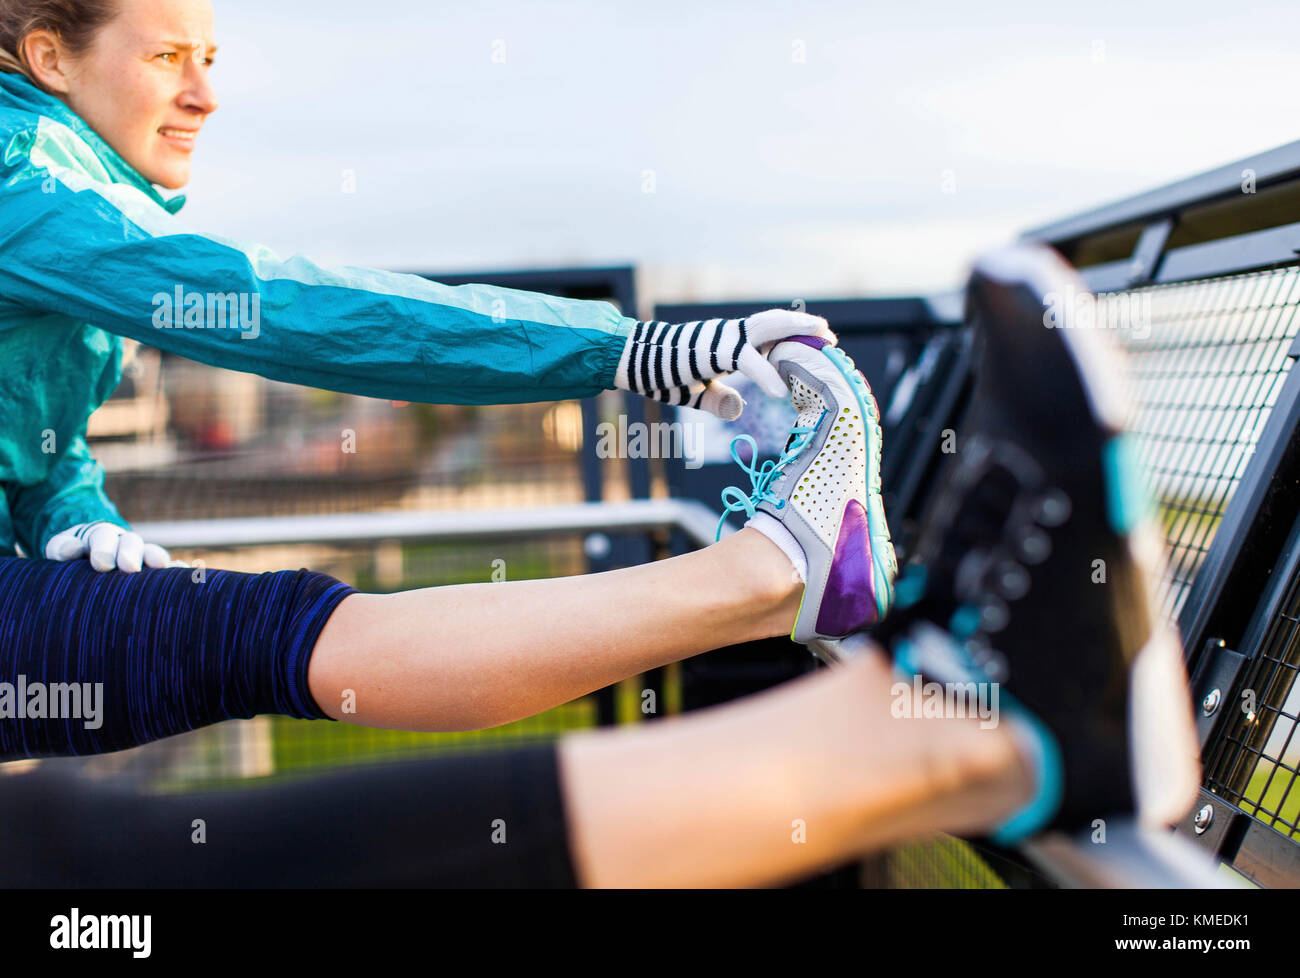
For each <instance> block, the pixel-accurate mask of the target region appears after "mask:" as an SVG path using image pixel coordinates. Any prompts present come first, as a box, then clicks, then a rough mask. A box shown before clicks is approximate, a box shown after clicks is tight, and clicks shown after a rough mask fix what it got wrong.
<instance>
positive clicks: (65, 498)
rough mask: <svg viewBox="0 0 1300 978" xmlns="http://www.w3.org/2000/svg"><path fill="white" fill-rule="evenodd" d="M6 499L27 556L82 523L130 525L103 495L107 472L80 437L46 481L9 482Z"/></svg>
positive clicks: (40, 553) (41, 550) (41, 552)
mask: <svg viewBox="0 0 1300 978" xmlns="http://www.w3.org/2000/svg"><path fill="white" fill-rule="evenodd" d="M5 497H6V499H7V501H8V504H9V514H10V518H11V519H12V520H13V529H14V537H15V539H16V540H17V541H18V545H19V546H21V547H22V548H23V551H24V553H26V554H27V555H28V556H29V557H44V556H45V545H46V544H47V543H49V541H50V538H51V537H52V536H54V535H55V534H58V533H62V532H63V531H64V530H67V529H70V528H71V527H74V526H76V525H77V524H78V523H92V522H94V521H95V520H107V521H108V522H110V523H115V524H117V525H118V526H121V527H125V528H126V529H128V530H129V529H130V528H131V524H129V523H127V522H126V520H124V519H122V516H121V514H119V513H118V511H117V507H116V506H114V505H113V503H112V502H111V501H110V500H109V498H108V497H107V496H106V495H104V470H103V468H101V467H100V464H99V463H98V462H96V461H95V459H94V458H93V457H91V454H90V448H89V447H88V446H87V445H86V440H85V438H83V437H82V436H81V435H77V437H76V438H75V439H74V440H73V442H72V443H71V444H70V445H69V446H68V447H67V448H66V449H65V450H64V452H63V454H62V455H60V456H59V460H58V461H57V462H56V463H55V464H54V467H53V469H51V471H50V474H49V477H48V478H47V479H46V480H45V481H44V482H42V483H40V484H38V485H34V486H20V485H17V484H14V483H8V484H7V485H6V486H5Z"/></svg>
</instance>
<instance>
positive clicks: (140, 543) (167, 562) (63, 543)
mask: <svg viewBox="0 0 1300 978" xmlns="http://www.w3.org/2000/svg"><path fill="white" fill-rule="evenodd" d="M86 556H89V557H90V566H91V567H93V568H95V570H97V571H111V570H112V569H113V568H115V567H116V568H117V569H118V570H120V571H125V572H126V573H128V574H134V573H135V572H136V571H139V570H141V569H142V568H144V567H155V568H156V567H175V566H181V567H184V566H188V565H186V564H185V563H184V562H182V561H179V560H178V561H175V562H173V561H172V559H171V555H170V554H168V553H167V551H166V550H164V549H163V548H162V547H160V546H158V545H157V544H156V543H145V542H144V540H143V539H142V538H141V537H140V534H138V533H132V532H131V531H130V530H124V529H122V527H120V526H117V525H115V524H113V523H108V522H105V521H104V520H96V521H95V522H94V523H79V524H77V525H76V526H74V527H73V528H72V529H70V530H64V531H63V532H62V533H59V534H56V535H55V536H53V537H51V538H50V542H49V543H47V544H46V545H45V557H46V559H47V560H77V559H79V558H81V557H86Z"/></svg>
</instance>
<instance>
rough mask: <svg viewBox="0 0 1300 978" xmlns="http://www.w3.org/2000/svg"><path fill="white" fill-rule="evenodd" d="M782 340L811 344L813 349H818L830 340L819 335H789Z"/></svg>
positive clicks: (805, 344)
mask: <svg viewBox="0 0 1300 978" xmlns="http://www.w3.org/2000/svg"><path fill="white" fill-rule="evenodd" d="M782 342H789V343H802V344H803V345H804V346H811V347H812V348H813V349H814V350H820V349H821V348H822V347H823V346H826V345H828V344H829V343H830V340H828V339H824V338H823V337H821V336H790V337H787V338H786V339H785V340H783V341H782Z"/></svg>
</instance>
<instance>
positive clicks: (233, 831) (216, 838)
mask: <svg viewBox="0 0 1300 978" xmlns="http://www.w3.org/2000/svg"><path fill="white" fill-rule="evenodd" d="M892 681H893V679H892V677H891V675H890V673H889V672H888V670H887V669H885V668H884V667H883V666H882V665H881V664H880V663H879V662H878V661H875V660H865V659H864V660H860V661H855V662H854V663H851V664H850V665H848V666H846V667H845V668H843V669H836V670H828V671H824V672H821V673H818V674H817V675H815V676H810V677H805V678H804V679H802V680H799V681H797V682H794V683H790V684H787V685H786V686H783V687H781V688H780V689H777V690H773V691H770V692H768V693H765V694H762V695H760V696H757V697H753V698H750V699H748V700H745V701H743V702H739V703H735V704H728V705H727V706H723V707H718V708H715V709H713V710H710V711H705V712H702V713H701V714H698V715H693V716H691V717H687V718H681V719H675V720H672V721H667V722H664V723H659V724H654V725H652V726H650V727H647V728H641V729H633V730H626V731H598V732H591V733H586V734H582V735H580V736H577V737H573V738H571V739H568V740H565V741H563V742H561V744H560V745H559V746H558V748H555V747H551V746H545V747H531V748H524V749H517V750H512V751H505V752H491V753H477V754H472V755H466V756H462V757H441V758H434V759H430V760H423V761H410V762H405V763H401V764H386V765H374V766H369V767H364V768H358V769H353V770H350V771H343V772H336V773H333V774H330V775H326V776H323V777H315V778H310V779H306V780H303V781H288V782H282V783H274V784H271V785H267V786H264V787H257V788H249V789H238V790H233V791H229V790H226V791H209V792H201V793H197V794H191V795H164V796H151V795H145V794H138V793H134V792H130V791H125V790H122V789H117V788H113V787H110V786H107V785H105V784H103V783H96V782H87V781H85V780H84V779H81V778H77V777H73V776H68V775H67V774H66V773H65V772H60V771H57V770H50V769H41V770H38V771H35V772H30V773H24V774H18V775H14V776H13V777H10V778H4V777H0V825H3V826H4V828H5V831H4V832H3V833H0V885H3V886H11V887H12V886H60V887H123V886H126V887H142V886H143V887H191V886H197V887H242V886H259V887H261V886H287V887H303V886H313V887H316V886H430V885H433V886H532V887H557V886H559V887H563V886H571V885H573V884H574V883H578V884H580V885H588V886H727V885H771V884H779V883H782V882H786V881H789V880H793V879H796V878H798V877H801V876H807V875H809V874H811V873H813V872H815V871H817V870H818V869H819V868H821V867H823V866H825V865H827V864H829V863H834V862H843V861H845V860H848V859H851V858H853V857H854V856H857V855H860V854H863V853H865V852H867V851H870V850H872V849H876V848H879V847H881V846H884V845H887V844H889V843H891V842H895V841H897V840H900V839H904V838H908V837H913V836H920V835H924V834H929V833H931V832H934V831H939V830H944V829H946V830H949V831H963V830H967V829H979V828H982V827H984V826H987V825H991V824H994V823H995V822H996V821H997V820H998V819H999V818H1000V817H1002V816H1005V814H1006V813H1008V812H1009V811H1011V810H1013V809H1014V807H1015V806H1016V805H1017V804H1019V803H1021V802H1023V800H1024V798H1025V797H1026V796H1027V795H1028V793H1029V780H1030V779H1029V775H1028V773H1027V770H1026V768H1025V766H1024V764H1023V762H1021V761H1020V759H1019V756H1018V755H1017V753H1016V749H1015V746H1014V744H1013V738H1012V737H1011V736H1010V735H1009V734H1008V733H1007V732H1006V730H1005V728H993V729H987V730H986V729H982V728H980V727H979V725H978V724H977V723H975V722H974V721H962V720H919V719H918V720H915V721H900V720H896V719H894V718H892V717H891V715H890V704H889V698H890V696H891V692H890V688H891V685H892ZM195 819H202V820H203V826H202V828H203V831H204V832H205V836H206V839H205V842H204V844H202V845H196V844H195V842H194V833H195V831H196V827H195V825H194V820H195ZM796 819H801V820H803V823H804V825H805V826H806V835H807V842H806V843H796V842H795V841H794V839H793V838H792V833H793V832H794V821H795V820H796ZM106 839H111V840H112V844H111V845H107V844H105V840H106Z"/></svg>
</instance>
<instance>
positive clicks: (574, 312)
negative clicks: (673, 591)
mask: <svg viewBox="0 0 1300 978" xmlns="http://www.w3.org/2000/svg"><path fill="white" fill-rule="evenodd" d="M61 138H66V137H60V136H59V133H58V131H57V127H54V128H53V129H52V130H51V131H50V132H48V133H47V132H46V130H45V128H44V127H42V129H41V131H40V132H39V133H31V134H28V138H27V139H26V140H23V139H15V140H12V141H11V142H10V145H9V146H8V147H7V150H6V152H5V153H4V154H3V161H0V255H2V256H3V261H0V295H3V296H4V297H5V298H6V299H8V300H11V301H13V302H15V303H18V304H20V305H23V306H27V307H31V308H34V309H40V310H44V311H47V312H53V313H59V314H63V315H67V316H70V317H73V318H74V319H76V320H78V321H81V322H87V323H93V324H94V325H96V326H98V327H100V328H101V329H104V330H106V331H108V332H111V333H116V334H118V335H120V336H125V337H130V338H131V339H135V340H139V341H140V342H142V343H146V344H148V345H150V346H155V347H159V348H161V349H163V350H168V351H170V352H172V353H176V354H179V355H181V356H184V357H188V358H190V359H193V360H199V361H202V362H203V363H208V364H212V365H214V366H218V367H225V368H228V369H232V370H240V371H245V372H249V373H256V374H261V375H262V376H265V377H269V378H272V379H274V380H281V381H287V382H290V383H295V384H303V385H307V386H310V387H319V388H326V389H329V390H336V391H341V392H344V393H350V394H362V395H369V396H373V397H382V398H391V399H395V400H406V401H421V402H426V403H444V404H513V403H526V402H535V401H549V400H562V399H568V398H577V397H590V396H594V395H596V394H598V393H599V392H600V391H602V390H606V389H609V388H612V387H614V386H615V385H614V376H615V372H616V369H617V366H618V362H619V358H620V355H621V353H622V350H623V347H624V345H625V343H626V339H627V336H628V335H629V334H630V333H631V332H632V329H633V327H634V326H635V320H634V319H631V318H628V317H625V316H623V315H622V314H621V313H620V312H619V311H618V310H617V309H616V308H615V307H614V306H613V305H612V304H610V303H607V302H603V301H592V300H580V299H564V298H558V297H555V296H547V295H542V294H538V293H533V292H525V291H521V290H518V289H505V288H496V287H491V286H487V285H462V286H454V287H453V286H446V285H440V284H438V283H436V282H431V281H429V280H427V279H424V278H421V277H419V276H417V275H407V274H401V273H395V272H385V271H380V270H376V269H367V268H350V267H344V268H334V269H329V268H324V267H321V266H320V265H317V264H315V263H313V262H311V261H309V260H307V259H306V258H303V257H301V256H294V257H291V258H288V259H283V258H280V257H279V256H278V255H276V254H275V253H274V252H272V251H270V250H269V249H267V248H264V247H261V246H259V245H255V244H250V243H244V242H238V241H233V240H230V239H226V238H220V237H215V236H212V235H206V234H201V233H198V232H196V231H194V230H191V229H190V228H188V227H187V226H186V225H185V224H184V223H183V222H182V221H181V219H180V218H178V217H176V216H175V215H173V214H171V213H169V212H168V210H167V209H165V208H164V207H163V206H161V204H159V203H158V202H156V201H155V200H153V199H151V198H150V197H149V196H148V195H147V194H146V193H145V192H144V191H143V190H141V189H140V188H137V187H135V186H131V185H129V184H122V183H108V182H104V181H102V180H97V179H94V178H92V177H90V176H88V175H87V174H86V173H85V172H84V171H83V170H82V169H80V168H78V167H77V166H75V165H73V161H74V159H75V153H73V152H72V151H70V150H69V148H68V147H65V146H61V145H60V142H59V140H60V139H61Z"/></svg>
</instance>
